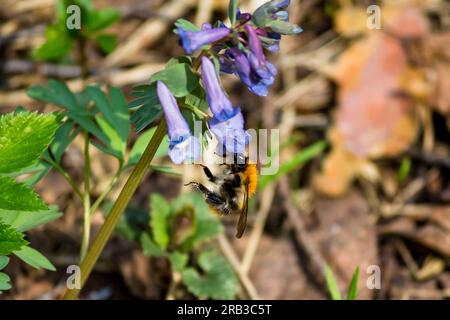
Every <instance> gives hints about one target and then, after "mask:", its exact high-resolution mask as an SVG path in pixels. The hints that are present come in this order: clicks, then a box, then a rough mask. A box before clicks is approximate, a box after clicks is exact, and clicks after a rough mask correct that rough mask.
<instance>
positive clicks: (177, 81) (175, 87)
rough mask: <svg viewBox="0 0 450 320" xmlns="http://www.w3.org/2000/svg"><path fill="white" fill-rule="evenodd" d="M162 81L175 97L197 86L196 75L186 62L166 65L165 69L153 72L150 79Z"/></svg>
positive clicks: (181, 95)
mask: <svg viewBox="0 0 450 320" xmlns="http://www.w3.org/2000/svg"><path fill="white" fill-rule="evenodd" d="M158 80H161V81H163V82H164V83H165V84H166V85H167V87H168V88H169V89H170V92H172V94H173V95H174V96H175V97H184V96H186V95H187V94H188V93H190V92H192V91H193V90H194V89H195V88H197V86H198V84H199V78H198V76H197V75H196V74H195V73H194V72H193V71H192V68H191V66H190V65H189V64H187V63H176V64H171V65H168V66H167V67H166V68H165V69H163V70H161V71H159V72H157V73H155V74H154V75H153V76H152V77H151V79H150V81H152V82H154V81H158Z"/></svg>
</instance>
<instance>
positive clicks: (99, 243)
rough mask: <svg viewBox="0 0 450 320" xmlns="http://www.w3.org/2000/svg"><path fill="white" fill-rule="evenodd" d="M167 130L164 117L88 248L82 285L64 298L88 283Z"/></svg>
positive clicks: (67, 292) (73, 295) (68, 297)
mask: <svg viewBox="0 0 450 320" xmlns="http://www.w3.org/2000/svg"><path fill="white" fill-rule="evenodd" d="M166 131H167V130H166V122H165V120H164V118H163V119H162V120H161V122H160V123H159V125H158V128H157V129H156V131H155V133H154V134H153V137H152V139H151V140H150V143H149V144H148V146H147V148H146V149H145V151H144V153H143V154H142V157H141V159H140V160H139V162H138V163H137V165H136V167H134V169H133V171H132V172H131V175H130V176H129V178H128V180H127V182H126V183H125V186H124V187H123V189H122V191H121V192H120V194H119V197H118V198H117V201H116V202H115V203H114V205H113V207H112V208H111V211H110V212H109V214H108V216H107V217H106V220H105V223H104V224H103V225H102V227H101V228H100V231H99V232H98V235H97V237H96V238H95V240H94V242H93V243H92V246H91V247H90V249H89V250H88V252H87V254H86V257H85V258H84V259H83V261H82V262H81V265H80V275H81V279H80V282H81V287H80V288H78V289H68V290H66V292H65V293H64V296H63V299H64V300H73V299H77V297H78V295H79V293H80V291H81V289H82V287H83V286H84V284H85V283H86V280H87V279H88V277H89V275H90V273H91V271H92V268H93V267H94V265H95V263H96V262H97V260H98V258H99V256H100V254H101V253H102V251H103V248H104V247H105V245H106V243H107V242H108V240H109V238H110V237H111V234H112V232H113V231H114V228H115V226H116V224H117V222H118V221H119V218H120V216H121V215H122V213H123V211H124V210H125V208H126V207H127V205H128V203H129V202H130V200H131V197H132V196H133V194H134V192H135V191H136V189H137V187H138V186H139V183H140V182H141V180H142V178H143V176H144V174H145V173H146V171H147V168H148V167H149V165H150V163H151V161H152V159H153V156H154V155H155V153H156V150H158V147H159V145H160V144H161V141H162V139H163V137H164V135H165V134H166Z"/></svg>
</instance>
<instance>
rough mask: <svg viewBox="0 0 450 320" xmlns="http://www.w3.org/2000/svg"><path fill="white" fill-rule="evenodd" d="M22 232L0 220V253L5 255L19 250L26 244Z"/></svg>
mask: <svg viewBox="0 0 450 320" xmlns="http://www.w3.org/2000/svg"><path fill="white" fill-rule="evenodd" d="M23 236H24V235H23V234H22V233H20V232H19V231H17V230H15V229H14V228H12V227H11V226H10V225H7V224H5V223H3V222H1V221H0V255H2V256H3V255H7V254H10V253H11V252H13V251H15V250H20V248H22V247H23V246H26V245H27V244H28V241H26V240H25V239H24V238H23Z"/></svg>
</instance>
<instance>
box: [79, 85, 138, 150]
mask: <svg viewBox="0 0 450 320" xmlns="http://www.w3.org/2000/svg"><path fill="white" fill-rule="evenodd" d="M86 90H87V92H89V94H90V95H91V97H92V99H93V100H94V102H95V105H96V107H98V109H99V110H100V111H101V112H102V113H103V114H104V116H105V118H106V120H108V122H109V123H110V124H111V125H113V127H114V128H115V129H116V130H117V132H118V134H119V136H120V137H121V139H122V140H123V141H125V142H126V141H127V139H128V131H129V121H130V117H129V114H128V107H127V102H126V100H125V97H124V95H123V94H122V92H121V91H120V90H119V89H118V88H116V87H111V88H110V90H109V98H107V97H106V95H105V94H104V93H103V92H102V91H101V90H100V89H99V88H98V87H93V86H90V87H88V88H87V89H86Z"/></svg>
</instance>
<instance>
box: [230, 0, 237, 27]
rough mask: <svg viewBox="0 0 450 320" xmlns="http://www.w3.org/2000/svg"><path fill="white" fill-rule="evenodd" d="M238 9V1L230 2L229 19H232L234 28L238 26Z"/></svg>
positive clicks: (232, 0)
mask: <svg viewBox="0 0 450 320" xmlns="http://www.w3.org/2000/svg"><path fill="white" fill-rule="evenodd" d="M237 8H238V2H237V0H230V4H229V5H228V17H229V18H230V22H231V25H232V26H234V25H235V24H236V15H237Z"/></svg>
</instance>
